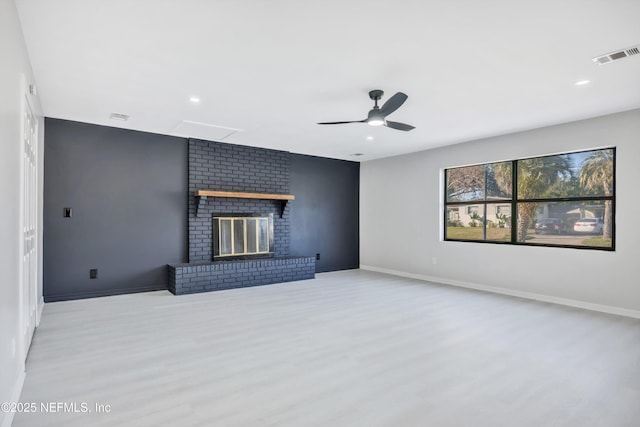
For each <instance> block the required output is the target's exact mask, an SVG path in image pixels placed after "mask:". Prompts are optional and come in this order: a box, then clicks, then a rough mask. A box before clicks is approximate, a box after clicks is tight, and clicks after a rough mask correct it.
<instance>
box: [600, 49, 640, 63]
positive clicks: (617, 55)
mask: <svg viewBox="0 0 640 427" xmlns="http://www.w3.org/2000/svg"><path fill="white" fill-rule="evenodd" d="M638 54H640V47H639V46H634V47H630V48H628V49H622V50H618V51H616V52H611V53H606V54H604V55H600V56H596V57H595V58H593V62H595V63H596V64H600V65H603V64H608V63H609V62H613V61H616V60H618V59H622V58H626V57H628V56H631V55H638Z"/></svg>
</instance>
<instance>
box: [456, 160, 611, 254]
mask: <svg viewBox="0 0 640 427" xmlns="http://www.w3.org/2000/svg"><path fill="white" fill-rule="evenodd" d="M614 177H615V148H607V149H601V150H591V151H581V152H575V153H567V154H559V155H552V156H544V157H534V158H529V159H520V160H513V161H508V162H497V163H487V164H483V165H474V166H465V167H460V168H450V169H446V170H445V240H460V241H481V242H498V243H513V244H525V245H540V246H561V247H577V248H591V249H605V250H613V249H614V248H615V246H614V229H615V224H614V218H615V216H614V209H615V183H614Z"/></svg>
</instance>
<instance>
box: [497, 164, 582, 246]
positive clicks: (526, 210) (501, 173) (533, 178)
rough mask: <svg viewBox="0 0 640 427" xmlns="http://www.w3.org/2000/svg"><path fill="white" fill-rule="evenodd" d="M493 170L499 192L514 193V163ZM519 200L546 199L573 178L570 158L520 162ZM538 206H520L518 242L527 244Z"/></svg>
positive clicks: (519, 204) (530, 204)
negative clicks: (512, 170) (563, 182)
mask: <svg viewBox="0 0 640 427" xmlns="http://www.w3.org/2000/svg"><path fill="white" fill-rule="evenodd" d="M492 166H493V172H494V174H495V180H496V183H497V184H498V186H499V187H500V189H502V191H504V192H505V193H511V186H512V183H511V177H512V173H511V163H510V162H505V163H496V164H494V165H492ZM517 167H518V188H517V197H518V199H519V200H522V199H540V198H543V197H546V196H547V195H548V194H547V193H548V192H549V191H550V189H552V188H553V186H554V184H556V183H558V182H560V181H566V180H568V179H570V178H571V168H570V163H569V159H568V158H567V156H564V155H560V156H548V157H537V158H533V159H525V160H519V161H518V162H517ZM537 206H538V203H533V202H527V203H518V216H517V229H516V233H517V241H518V242H524V241H525V239H526V238H527V230H528V229H529V226H530V225H531V221H532V220H533V218H534V216H535V213H536V207H537Z"/></svg>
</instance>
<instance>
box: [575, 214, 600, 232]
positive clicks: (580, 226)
mask: <svg viewBox="0 0 640 427" xmlns="http://www.w3.org/2000/svg"><path fill="white" fill-rule="evenodd" d="M603 227H604V223H603V222H602V220H601V219H600V218H582V219H580V220H578V221H576V223H575V224H574V226H573V231H575V232H577V233H592V234H602V228H603Z"/></svg>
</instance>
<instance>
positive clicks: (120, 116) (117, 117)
mask: <svg viewBox="0 0 640 427" xmlns="http://www.w3.org/2000/svg"><path fill="white" fill-rule="evenodd" d="M109 118H111V119H113V120H122V121H123V122H126V121H127V120H129V116H127V115H126V114H121V113H111V115H110V116H109Z"/></svg>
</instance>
